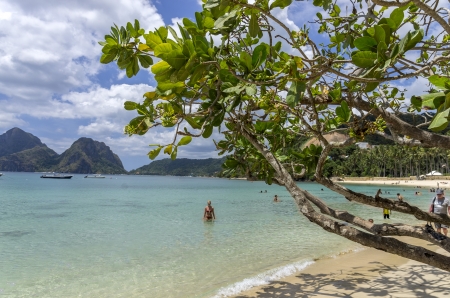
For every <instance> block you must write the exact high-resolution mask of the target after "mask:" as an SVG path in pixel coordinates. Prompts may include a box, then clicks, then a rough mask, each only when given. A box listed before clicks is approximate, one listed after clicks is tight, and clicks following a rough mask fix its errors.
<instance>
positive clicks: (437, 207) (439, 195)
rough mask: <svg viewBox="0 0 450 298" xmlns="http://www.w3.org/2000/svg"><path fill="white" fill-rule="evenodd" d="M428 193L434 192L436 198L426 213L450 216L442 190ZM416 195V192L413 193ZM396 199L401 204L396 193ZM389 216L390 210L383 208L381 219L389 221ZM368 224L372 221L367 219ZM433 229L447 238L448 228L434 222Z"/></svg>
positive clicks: (400, 198) (449, 205) (399, 195)
mask: <svg viewBox="0 0 450 298" xmlns="http://www.w3.org/2000/svg"><path fill="white" fill-rule="evenodd" d="M430 192H434V193H435V194H436V196H435V197H434V198H433V199H432V200H431V204H430V207H429V209H428V212H430V213H434V214H446V215H447V214H450V201H449V199H447V198H446V197H445V195H444V189H442V188H437V189H433V190H430ZM415 194H416V195H417V194H418V193H417V192H416V193H415ZM397 199H398V200H399V201H400V202H403V200H404V198H403V196H402V195H401V194H400V193H397ZM390 214H391V210H389V209H387V208H383V218H384V219H389V215H390ZM369 222H371V223H373V219H369ZM434 227H435V228H436V231H437V232H438V233H440V234H444V235H445V236H447V234H448V226H447V225H444V224H441V223H438V222H435V223H434Z"/></svg>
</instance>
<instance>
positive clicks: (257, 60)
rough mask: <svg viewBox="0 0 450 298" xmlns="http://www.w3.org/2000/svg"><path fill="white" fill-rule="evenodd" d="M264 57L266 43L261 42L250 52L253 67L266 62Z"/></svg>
mask: <svg viewBox="0 0 450 298" xmlns="http://www.w3.org/2000/svg"><path fill="white" fill-rule="evenodd" d="M266 59H267V44H265V43H261V44H260V45H258V46H257V47H256V48H255V50H254V51H253V54H252V66H253V69H256V68H258V67H259V66H261V64H263V63H264V62H266Z"/></svg>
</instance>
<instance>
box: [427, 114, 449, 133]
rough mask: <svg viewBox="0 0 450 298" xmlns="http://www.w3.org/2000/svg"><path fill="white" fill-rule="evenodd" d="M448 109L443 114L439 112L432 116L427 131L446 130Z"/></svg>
mask: <svg viewBox="0 0 450 298" xmlns="http://www.w3.org/2000/svg"><path fill="white" fill-rule="evenodd" d="M449 112H450V109H446V110H444V111H443V112H440V113H438V114H436V116H434V119H433V121H431V124H430V126H428V128H429V129H431V130H432V131H441V130H444V129H446V128H447V126H448V117H449Z"/></svg>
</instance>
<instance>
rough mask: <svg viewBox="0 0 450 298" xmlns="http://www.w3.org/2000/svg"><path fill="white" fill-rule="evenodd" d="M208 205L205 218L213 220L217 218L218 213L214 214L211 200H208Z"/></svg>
mask: <svg viewBox="0 0 450 298" xmlns="http://www.w3.org/2000/svg"><path fill="white" fill-rule="evenodd" d="M207 204H208V205H207V206H206V207H205V212H204V213H203V220H209V221H211V220H213V219H216V215H215V214H214V207H213V206H211V201H208V202H207Z"/></svg>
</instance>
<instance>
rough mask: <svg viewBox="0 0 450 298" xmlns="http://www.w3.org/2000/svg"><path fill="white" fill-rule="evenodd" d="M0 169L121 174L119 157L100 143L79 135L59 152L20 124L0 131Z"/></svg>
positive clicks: (124, 171) (122, 169)
mask: <svg viewBox="0 0 450 298" xmlns="http://www.w3.org/2000/svg"><path fill="white" fill-rule="evenodd" d="M0 171H12V172H67V173H80V174H90V173H103V174H124V173H126V172H127V171H126V170H125V169H124V168H123V165H122V161H121V160H120V158H119V157H118V156H117V155H116V154H114V153H113V152H112V151H111V149H110V148H109V147H108V146H106V145H105V144H104V143H101V142H97V141H94V140H92V139H90V138H80V139H79V140H77V141H76V142H74V143H73V144H72V146H71V147H70V148H69V149H67V150H66V151H65V152H64V153H63V154H61V155H58V154H57V153H56V152H55V151H53V150H52V149H50V148H48V147H47V146H46V145H45V144H43V143H42V142H41V141H40V140H39V138H37V137H35V136H33V135H32V134H30V133H26V132H24V131H23V130H21V129H20V128H13V129H10V130H8V131H7V132H6V133H4V134H3V135H0Z"/></svg>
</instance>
